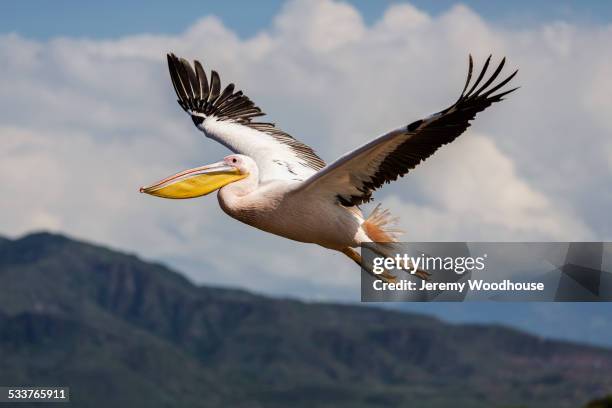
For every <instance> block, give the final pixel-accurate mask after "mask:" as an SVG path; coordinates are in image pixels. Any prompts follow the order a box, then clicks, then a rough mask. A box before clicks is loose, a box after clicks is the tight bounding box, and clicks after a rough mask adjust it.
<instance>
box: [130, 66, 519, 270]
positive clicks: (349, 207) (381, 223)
mask: <svg viewBox="0 0 612 408" xmlns="http://www.w3.org/2000/svg"><path fill="white" fill-rule="evenodd" d="M490 61H491V56H489V57H488V58H487V60H486V61H485V64H484V66H483V68H482V70H481V72H480V74H479V75H478V77H477V78H476V80H475V81H474V83H473V84H472V85H471V86H470V83H471V78H472V68H473V62H472V57H471V56H470V57H469V68H468V75H467V80H466V82H465V86H464V87H463V91H462V92H461V95H460V97H459V99H458V100H457V101H456V102H455V103H454V104H452V105H451V106H450V107H448V108H446V109H444V110H442V111H440V112H438V113H434V114H433V115H431V116H428V117H427V118H424V119H420V120H417V121H415V122H412V123H411V124H409V125H407V126H406V125H404V126H402V127H400V128H398V129H395V130H392V131H391V132H389V133H386V134H384V135H382V136H380V137H378V138H376V139H374V140H372V141H371V142H369V143H367V144H365V145H363V146H361V147H359V148H358V149H356V150H353V151H352V152H350V153H347V154H345V155H344V156H342V157H340V158H339V159H338V160H336V161H335V162H333V163H331V164H329V165H327V166H326V165H325V162H324V161H323V160H322V159H321V158H320V157H319V156H317V154H316V153H315V152H314V151H313V149H312V148H310V147H309V146H307V145H305V144H304V143H302V142H300V141H298V140H297V139H295V138H293V137H292V136H291V135H289V134H287V133H285V132H283V131H282V130H280V129H279V128H277V127H276V126H275V125H274V124H273V123H267V122H258V121H255V120H254V119H255V118H256V117H259V116H263V115H264V113H263V112H262V111H261V109H260V108H259V107H257V106H256V105H255V104H254V103H253V102H252V101H251V100H250V99H249V98H248V97H247V96H245V95H244V94H243V93H242V91H236V90H235V89H234V84H229V85H228V86H227V87H225V88H224V89H223V90H221V81H220V79H219V75H218V74H217V72H215V71H212V72H211V75H210V81H209V80H208V78H207V76H206V73H205V72H204V69H203V68H202V65H201V64H200V62H198V61H194V64H193V66H192V65H191V64H190V63H189V62H188V61H186V60H185V59H183V58H177V57H176V56H175V55H174V54H169V55H168V67H169V70H170V77H171V78H172V84H173V85H174V90H175V91H176V95H177V96H178V103H179V105H180V106H181V107H182V108H183V109H184V110H185V111H186V112H187V113H188V114H189V115H190V116H191V119H192V120H193V123H194V124H195V125H196V127H197V128H198V129H200V130H201V131H203V132H204V134H205V135H206V136H207V137H209V138H211V139H213V140H216V141H218V142H219V143H222V144H223V145H225V146H226V147H227V148H229V149H230V150H231V151H233V152H234V153H235V154H232V155H230V156H227V157H225V158H224V159H223V160H222V161H220V162H218V163H214V164H210V165H207V166H202V167H197V168H194V169H190V170H186V171H183V172H180V173H177V174H175V175H173V176H170V177H167V178H165V179H163V180H161V181H159V182H157V183H155V184H153V185H150V186H148V187H143V188H141V189H140V191H141V192H144V193H147V194H151V195H154V196H158V197H164V198H194V197H199V196H203V195H206V194H209V193H211V192H213V191H215V190H219V193H218V196H217V197H218V200H219V204H220V206H221V208H222V209H223V211H225V213H226V214H228V215H229V216H230V217H232V218H235V219H237V220H239V221H241V222H244V223H246V224H248V225H251V226H253V227H255V228H259V229H261V230H263V231H267V232H270V233H272V234H276V235H280V236H282V237H285V238H289V239H292V240H295V241H299V242H306V243H314V244H318V245H321V246H323V247H325V248H329V249H333V250H337V251H340V252H342V253H344V254H346V255H347V256H349V257H350V258H351V259H352V260H353V261H355V262H356V263H357V264H359V265H360V266H362V267H364V269H366V270H368V271H370V272H371V265H362V263H365V262H362V259H361V256H360V254H359V253H358V252H357V251H356V250H355V248H357V247H359V246H360V245H362V244H368V245H370V246H371V247H372V249H373V250H374V251H376V252H378V253H380V254H381V255H383V256H385V254H387V255H386V256H389V255H388V254H389V252H390V251H389V249H390V245H392V244H391V243H392V242H396V240H397V235H398V232H399V231H398V230H396V229H394V228H393V226H392V225H393V222H394V219H393V218H392V217H391V216H390V214H389V212H388V211H386V210H385V211H381V210H380V209H379V207H376V209H375V210H374V211H373V212H372V214H371V215H370V216H369V217H364V216H363V214H362V212H361V210H360V209H359V207H358V205H359V204H361V203H364V202H367V201H370V200H371V197H372V192H373V191H374V190H376V189H377V188H379V187H381V186H382V185H383V184H384V183H388V182H390V181H392V180H396V179H397V177H398V176H399V177H402V176H403V175H404V174H406V173H408V171H410V170H411V169H413V168H415V167H416V166H417V165H418V164H419V163H421V162H422V161H423V160H425V159H427V158H428V157H429V156H431V155H432V154H433V153H434V152H435V151H436V150H437V149H438V148H439V147H440V146H442V145H445V144H447V143H450V142H452V141H453V140H455V138H457V136H459V135H460V134H461V133H463V132H464V131H465V130H466V129H467V128H468V127H469V126H470V123H469V122H470V120H472V119H474V117H475V116H476V113H478V112H480V111H482V110H484V109H485V108H487V107H489V106H490V105H491V104H492V103H494V102H498V101H501V100H502V97H503V96H505V95H507V94H509V93H510V92H512V91H514V90H516V89H517V88H513V89H510V90H503V89H502V87H503V86H504V85H506V84H507V83H508V82H509V81H510V80H511V79H512V78H513V77H514V76H515V75H516V73H517V71H514V72H513V73H511V74H510V75H509V76H508V77H506V78H505V79H504V80H502V81H500V82H498V83H497V84H494V82H495V80H496V79H497V78H498V76H499V74H500V72H501V70H502V68H503V66H504V63H505V58H504V59H502V60H501V62H500V63H499V65H498V66H497V68H496V69H495V71H494V72H493V73H492V74H491V76H490V77H489V78H488V79H486V80H485V79H484V77H485V74H486V72H487V68H488V67H489V63H490ZM468 87H469V88H468ZM417 275H418V276H419V277H421V278H423V279H426V278H427V273H426V272H424V271H419V272H417ZM377 277H378V278H380V279H383V280H386V281H393V280H394V278H395V277H394V276H393V275H391V274H389V273H383V274H382V275H378V276H377Z"/></svg>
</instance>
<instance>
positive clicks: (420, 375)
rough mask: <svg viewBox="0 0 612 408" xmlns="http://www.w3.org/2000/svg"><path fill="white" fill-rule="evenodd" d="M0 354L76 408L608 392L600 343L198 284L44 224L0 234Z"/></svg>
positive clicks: (515, 401)
mask: <svg viewBox="0 0 612 408" xmlns="http://www.w3.org/2000/svg"><path fill="white" fill-rule="evenodd" d="M0 354H1V356H2V358H0V385H7V386H8V385H10V386H25V385H32V386H34V385H38V386H42V385H44V386H69V387H70V394H71V401H72V403H73V405H74V406H79V407H108V406H117V407H124V406H125V407H177V406H180V407H196V406H197V407H228V406H229V407H238V408H240V407H245V408H246V407H253V408H257V407H273V408H275V407H279V408H280V407H296V408H300V407H340V408H342V407H351V408H359V407H364V408H365V407H368V408H369V407H387V406H389V407H391V406H393V407H394V406H410V407H423V408H434V407H448V406H461V407H474V408H479V407H534V408H535V407H538V408H541V407H579V406H582V405H583V404H585V403H586V402H587V401H588V400H591V399H594V398H596V397H602V396H604V395H605V394H607V393H609V392H610V391H612V350H611V349H608V348H605V347H596V346H591V345H582V344H577V343H572V342H567V341H557V340H550V339H545V338H541V337H537V336H534V335H531V334H527V333H524V332H521V331H518V330H515V329H510V328H506V327H502V326H499V325H492V324H449V323H445V322H443V321H441V320H438V319H436V318H434V317H431V316H425V315H420V314H414V313H405V312H400V311H393V310H383V309H379V308H372V307H365V306H360V305H348V304H328V303H309V302H304V301H298V300H292V299H280V298H271V297H264V296H260V295H255V294H252V293H249V292H246V291H242V290H235V289H227V288H217V287H206V286H198V285H195V284H193V283H192V282H191V281H189V280H188V279H186V278H185V277H183V276H182V275H180V274H178V273H176V272H174V271H172V270H170V269H168V268H166V267H165V266H163V265H160V264H157V263H151V262H146V261H143V260H141V259H140V258H138V257H137V256H135V255H131V254H125V253H121V252H118V251H114V250H110V249H107V248H104V247H100V246H97V245H92V244H89V243H85V242H80V241H77V240H73V239H70V238H67V237H65V236H62V235H55V234H49V233H36V234H31V235H27V236H25V237H23V238H20V239H15V240H10V239H5V238H1V239H0ZM20 406H23V407H26V406H27V404H23V405H20ZM32 406H39V405H37V404H33V405H32Z"/></svg>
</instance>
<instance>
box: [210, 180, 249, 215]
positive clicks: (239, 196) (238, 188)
mask: <svg viewBox="0 0 612 408" xmlns="http://www.w3.org/2000/svg"><path fill="white" fill-rule="evenodd" d="M258 184H259V182H258V180H257V177H253V176H252V175H251V176H249V177H247V178H245V179H242V180H240V181H237V182H235V183H231V184H228V185H226V186H224V187H222V188H221V189H220V190H219V193H218V194H217V197H218V199H219V205H220V206H221V208H222V209H223V211H225V212H226V213H227V214H229V215H232V213H233V212H235V211H236V210H237V209H239V208H241V205H240V203H241V202H242V201H243V200H244V199H245V197H246V196H248V195H249V194H251V193H252V192H253V191H255V190H256V189H257V186H258Z"/></svg>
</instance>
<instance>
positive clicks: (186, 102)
mask: <svg viewBox="0 0 612 408" xmlns="http://www.w3.org/2000/svg"><path fill="white" fill-rule="evenodd" d="M166 58H167V60H168V70H169V72H170V78H171V79H172V85H173V87H174V91H175V92H176V95H177V97H178V100H177V102H178V104H179V105H180V106H181V108H183V110H184V111H185V112H187V113H190V114H192V113H199V114H202V115H204V116H216V117H218V118H219V119H230V120H235V121H237V122H239V123H250V122H251V120H252V119H253V118H254V117H257V116H263V115H264V113H263V112H262V111H261V109H259V108H258V107H257V106H255V104H254V103H253V102H252V101H251V100H250V99H249V98H248V97H247V96H246V95H244V94H243V93H242V91H240V90H235V85H234V84H233V83H230V84H229V85H228V86H226V87H225V88H224V89H222V88H221V77H220V76H219V73H218V72H217V71H215V70H211V74H210V81H209V80H208V78H207V77H206V73H205V71H204V69H203V67H202V64H201V63H200V61H198V60H194V61H193V65H192V64H191V63H189V61H187V60H186V59H185V58H181V57H178V56H176V55H175V54H174V53H172V52H169V53H167V54H166Z"/></svg>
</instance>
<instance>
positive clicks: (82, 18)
mask: <svg viewBox="0 0 612 408" xmlns="http://www.w3.org/2000/svg"><path fill="white" fill-rule="evenodd" d="M283 3H284V1H282V0H263V1H258V2H257V3H253V4H257V6H256V7H250V6H249V7H247V6H245V4H246V3H245V2H242V3H241V2H238V1H210V0H205V1H197V0H187V1H181V2H169V1H160V0H153V1H143V0H136V1H119V0H110V1H104V2H101V1H99V2H79V1H69V0H57V1H45V0H31V1H22V2H1V3H0V27H1V28H0V32H2V33H8V32H17V33H20V34H21V35H24V36H26V37H29V38H35V39H46V38H50V37H56V36H77V37H88V38H116V37H120V36H124V35H129V34H140V33H146V32H148V33H167V34H177V33H180V32H182V31H183V30H184V29H185V27H187V26H189V25H191V24H192V23H193V22H194V21H196V20H197V19H198V18H200V17H202V16H204V15H210V14H213V15H216V16H218V17H220V18H221V19H222V20H223V21H224V23H225V24H226V25H227V26H228V27H229V28H230V29H232V30H233V31H234V32H236V33H238V34H239V35H240V36H241V37H247V36H250V35H252V34H254V33H255V32H257V31H259V30H260V29H262V28H264V27H267V26H269V25H270V22H271V21H272V20H273V18H274V16H275V15H277V14H278V12H279V10H280V9H281V7H282V5H283ZM348 3H350V4H352V5H353V6H355V7H356V8H357V9H358V10H359V11H360V12H361V14H362V16H363V18H364V20H365V22H366V23H368V24H369V23H371V22H373V21H375V20H376V19H378V18H379V17H380V16H381V14H382V13H383V12H384V10H386V9H387V7H388V6H389V5H391V4H394V3H398V2H397V1H392V0H380V1H368V0H351V1H348ZM410 3H411V4H413V5H415V6H416V7H418V8H419V9H422V10H425V11H427V12H429V13H430V14H433V15H436V14H439V13H441V12H443V11H445V10H448V8H449V7H451V6H452V5H453V4H456V3H463V4H465V5H467V6H469V7H470V8H471V9H473V10H474V11H476V12H477V13H478V14H480V15H481V16H482V17H484V18H486V19H487V20H489V21H493V22H498V23H501V24H503V25H510V26H529V25H532V24H535V23H538V22H542V21H553V20H563V21H569V22H573V23H579V24H593V23H607V22H609V21H612V2H609V1H596V0H588V1H552V0H535V1H529V0H518V1H486V0H466V1H462V2H457V1H454V0H438V1H426V0H413V1H411V2H410Z"/></svg>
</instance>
